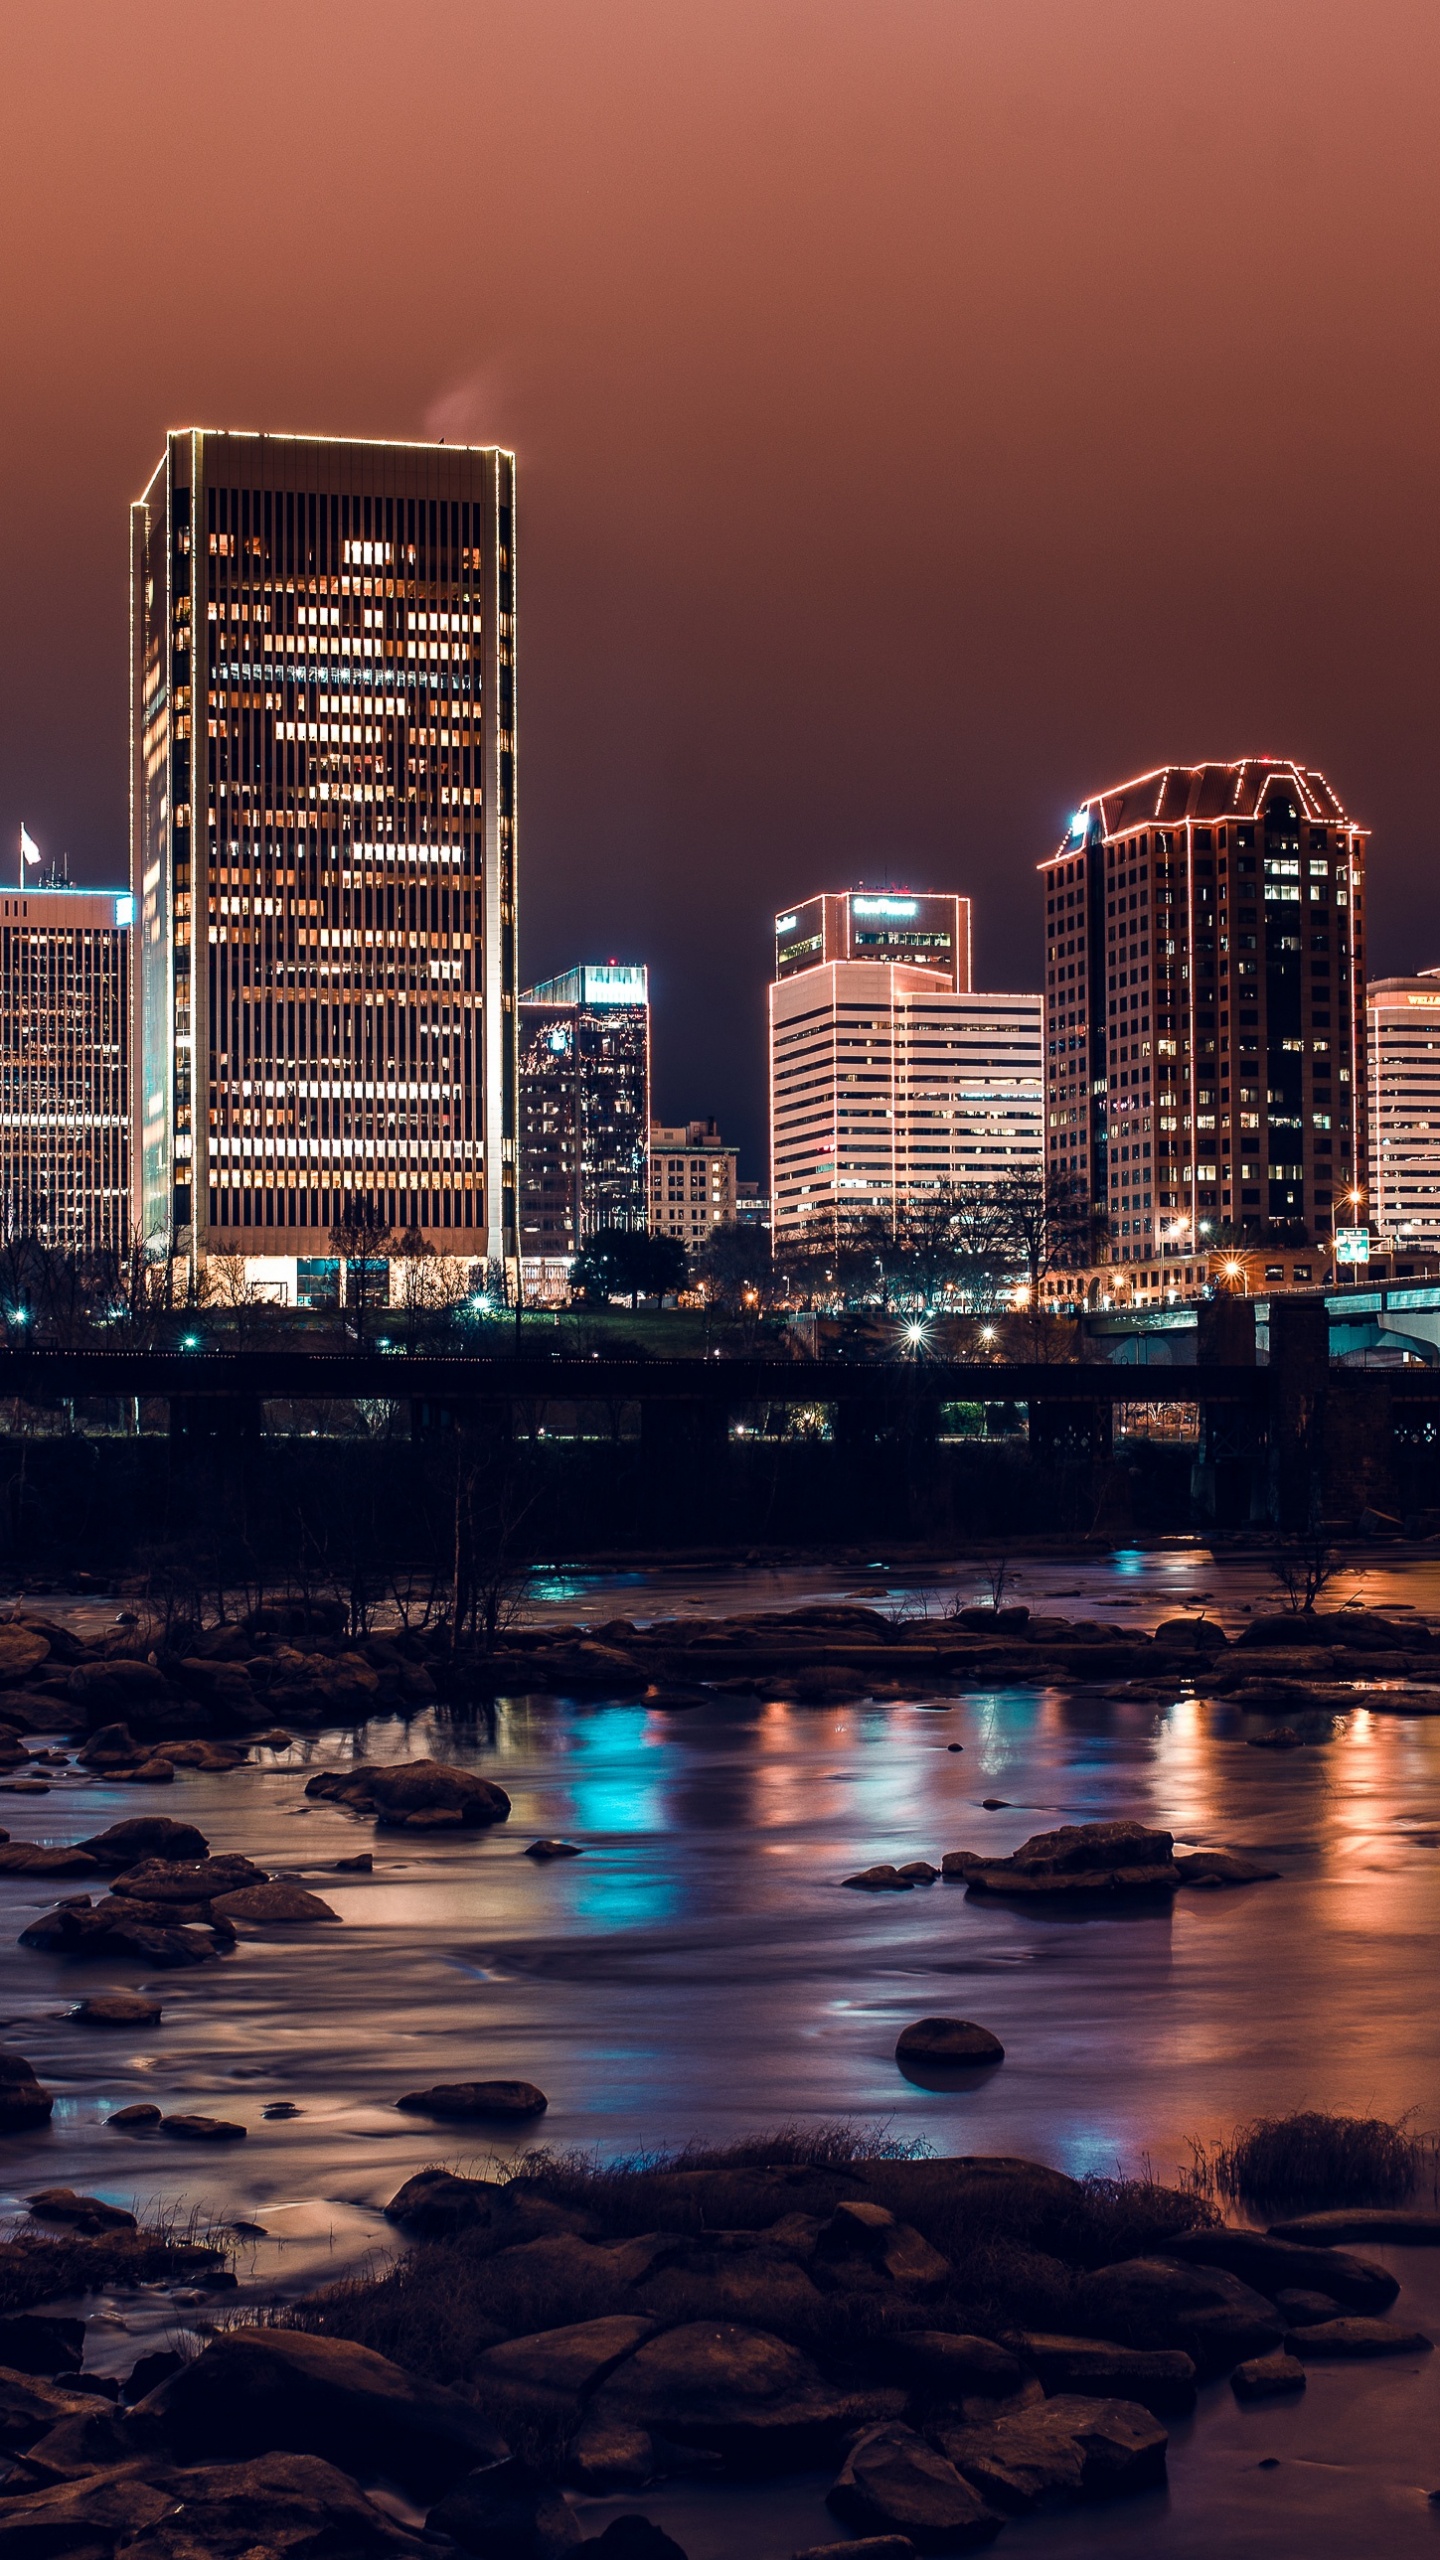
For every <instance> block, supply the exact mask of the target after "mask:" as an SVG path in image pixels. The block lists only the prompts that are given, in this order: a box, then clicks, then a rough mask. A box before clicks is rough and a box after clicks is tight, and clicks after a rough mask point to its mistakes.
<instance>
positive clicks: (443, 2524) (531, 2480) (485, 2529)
mask: <svg viewBox="0 0 1440 2560" xmlns="http://www.w3.org/2000/svg"><path fill="white" fill-rule="evenodd" d="M425 2525H426V2530H427V2532H429V2533H432V2534H445V2535H448V2537H449V2540H450V2542H451V2543H454V2544H458V2545H459V2547H460V2549H461V2550H462V2551H473V2552H475V2553H476V2554H477V2555H478V2560H563V2555H564V2554H565V2553H566V2552H570V2551H576V2550H578V2549H579V2548H580V2544H581V2539H582V2537H581V2529H580V2525H579V2523H578V2522H577V2520H576V2517H575V2514H574V2511H573V2509H571V2508H570V2507H569V2506H567V2504H566V2502H565V2500H564V2498H562V2496H561V2495H560V2492H559V2490H558V2489H553V2488H551V2487H550V2486H549V2484H548V2483H547V2482H546V2481H544V2480H542V2479H541V2478H540V2477H539V2475H538V2473H536V2472H533V2471H532V2470H531V2469H530V2468H529V2466H528V2465H526V2464H521V2463H505V2464H501V2465H499V2466H498V2467H492V2468H491V2469H489V2470H485V2471H472V2472H471V2473H470V2475H469V2478H468V2479H465V2480H461V2481H460V2482H459V2483H458V2484H457V2486H456V2487H455V2488H453V2489H451V2490H450V2491H449V2492H448V2493H447V2495H446V2496H445V2497H443V2498H442V2499H441V2500H440V2503H439V2505H438V2506H435V2507H432V2508H431V2510H430V2513H429V2515H428V2516H427V2517H426V2519H425Z"/></svg>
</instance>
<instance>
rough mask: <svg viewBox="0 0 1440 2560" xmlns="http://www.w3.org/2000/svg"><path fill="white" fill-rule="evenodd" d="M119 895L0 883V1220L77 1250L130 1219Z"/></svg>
mask: <svg viewBox="0 0 1440 2560" xmlns="http://www.w3.org/2000/svg"><path fill="white" fill-rule="evenodd" d="M130 915H131V900H130V897H129V894H128V892H126V891H123V890H121V891H117V890H113V889H72V888H68V887H67V888H48V889H31V888H20V889H17V890H13V891H6V892H0V1223H3V1233H4V1238H5V1241H6V1242H7V1243H8V1242H11V1241H14V1240H15V1239H17V1238H19V1237H22V1236H29V1237H33V1238H34V1239H35V1241H36V1242H37V1243H39V1244H46V1245H56V1246H62V1247H65V1248H68V1249H70V1250H73V1251H75V1252H80V1253H93V1252H104V1251H113V1252H119V1251H121V1250H122V1249H123V1248H124V1245H125V1242H126V1237H127V1233H128V1228H129V1160H130V1102H129V1085H128V1074H127V1061H126V1050H127V1033H128V1019H127V1017H128V1009H129V974H130Z"/></svg>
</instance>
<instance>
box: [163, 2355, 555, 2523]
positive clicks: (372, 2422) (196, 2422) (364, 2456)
mask: <svg viewBox="0 0 1440 2560" xmlns="http://www.w3.org/2000/svg"><path fill="white" fill-rule="evenodd" d="M135 2423H136V2424H137V2426H139V2427H142V2428H145V2429H148V2430H149V2431H150V2432H152V2433H153V2434H154V2435H155V2436H156V2437H158V2438H161V2439H163V2440H164V2441H165V2442H166V2443H167V2444H169V2445H170V2446H171V2447H172V2448H173V2449H174V2450H175V2451H176V2452H177V2453H178V2454H180V2455H181V2456H188V2457H191V2458H194V2459H201V2460H203V2459H206V2458H209V2459H212V2460H213V2459H219V2460H226V2459H230V2460H235V2459H247V2458H248V2457H250V2456H251V2455H254V2454H260V2453H316V2454H319V2455H321V2456H322V2458H323V2459H324V2460H325V2461H327V2462H335V2463H338V2464H339V2466H340V2468H341V2469H342V2470H348V2471H359V2472H362V2473H365V2474H370V2473H373V2472H377V2471H379V2472H386V2473H389V2474H390V2475H391V2476H393V2477H394V2478H395V2479H397V2480H399V2481H401V2482H403V2483H404V2485H405V2486H406V2487H407V2488H409V2489H411V2490H412V2491H413V2492H415V2494H417V2495H418V2496H422V2497H437V2496H439V2495H441V2494H442V2493H443V2491H444V2490H446V2489H448V2488H450V2487H452V2486H453V2484H454V2483H455V2481H457V2480H459V2479H462V2478H463V2477H464V2475H465V2473H466V2472H467V2471H473V2470H475V2469H476V2468H477V2466H480V2465H483V2464H486V2463H491V2462H500V2461H503V2460H504V2459H505V2458H506V2456H507V2453H508V2450H509V2448H508V2447H507V2445H506V2444H505V2441H504V2439H503V2437H502V2436H500V2435H499V2434H498V2433H497V2431H496V2429H495V2428H494V2427H493V2426H492V2425H491V2423H490V2421H489V2420H488V2419H487V2418H485V2417H484V2416H482V2414H481V2413H480V2411H479V2410H478V2409H475V2408H473V2407H472V2406H471V2405H470V2403H469V2402H468V2401H466V2400H463V2399H462V2398H461V2397H460V2394H459V2393H458V2392H456V2391H448V2390H445V2389H443V2388H442V2387H441V2386H440V2385H439V2384H438V2383H433V2382H422V2381H420V2380H419V2379H418V2378H417V2377H416V2376H415V2375H414V2374H410V2373H405V2372H403V2371H402V2370H401V2368H400V2366H399V2365H397V2364H391V2363H390V2361H389V2359H388V2357H386V2356H380V2355H376V2354H375V2353H374V2352H373V2351H372V2349H370V2348H369V2347H359V2346H355V2345H352V2344H351V2342H350V2341H349V2340H348V2339H342V2338H315V2337H306V2336H303V2335H301V2334H300V2333H298V2332H295V2331H290V2330H283V2329H232V2330H230V2331H229V2332H228V2333H227V2334H226V2335H225V2336H223V2337H219V2338H216V2339H214V2340H213V2341H212V2343H211V2345H210V2346H208V2347H207V2348H206V2350H205V2352H204V2354H203V2355H201V2356H197V2357H196V2359H195V2361H194V2363H193V2364H188V2365H186V2366H185V2367H184V2368H183V2370H182V2371H181V2372H179V2373H177V2374H173V2375H172V2376H171V2378H170V2380H169V2381H168V2382H163V2383H161V2385H160V2387H159V2389H158V2390H157V2391H152V2392H151V2393H150V2394H149V2396H148V2397H147V2398H146V2399H144V2400H142V2401H141V2402H140V2403H139V2405H138V2408H137V2410H136V2412H135Z"/></svg>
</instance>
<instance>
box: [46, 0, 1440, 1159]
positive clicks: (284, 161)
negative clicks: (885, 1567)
mask: <svg viewBox="0 0 1440 2560" xmlns="http://www.w3.org/2000/svg"><path fill="white" fill-rule="evenodd" d="M1437 71H1440V14H1437V12H1436V10H1435V9H1434V7H1433V5H1428V4H1427V0H1414V4H1413V5H1412V4H1411V0H1370V5H1367V6H1366V7H1364V8H1359V7H1356V6H1355V5H1354V0H1200V4H1199V5H1196V4H1195V0H1162V5H1159V6H1157V5H1156V0H866V4H865V5H862V0H724V5H720V0H708V5H701V0H511V5H507V6H497V5H492V0H407V5H405V6H403V7H397V6H395V5H394V0H386V5H384V6H381V5H379V0H285V5H283V6H282V5H277V0H243V5H242V0H203V5H202V4H201V0H183V5H181V0H152V4H151V5H144V6H142V5H137V0H70V5H68V6H65V7H51V8H40V7H34V6H31V7H28V8H27V7H24V6H23V5H21V0H11V6H10V7H9V8H8V10H5V11H4V12H3V13H0V91H3V94H4V96H5V98H6V102H7V108H8V113H7V117H6V126H7V146H6V150H5V154H4V162H5V166H4V175H3V179H0V184H3V187H4V190H5V211H4V234H3V236H4V243H5V254H4V258H3V262H0V292H3V305H0V323H3V340H0V343H3V347H4V377H5V385H6V388H5V397H4V401H3V411H0V414H3V421H4V423H3V435H4V440H5V448H6V455H5V458H6V463H7V466H8V467H7V469H6V471H5V474H4V479H3V503H4V511H5V521H4V532H3V551H0V557H3V562H4V574H5V612H4V615H3V621H0V631H3V644H0V645H3V649H4V667H3V683H0V777H3V789H0V831H3V834H0V843H3V844H4V845H5V846H8V845H9V844H10V843H12V842H13V840H14V831H15V828H16V827H17V825H18V822H19V819H20V818H21V816H22V815H23V816H24V817H25V818H26V819H27V820H28V822H29V824H30V827H31V829H32V831H33V832H34V833H35V834H36V835H37V836H38V837H39V839H40V841H41V842H42V844H43V845H44V846H45V847H46V849H47V850H54V851H59V850H62V849H65V848H67V847H68V849H69V850H70V852H71V855H72V859H73V861H74V865H75V869H76V872H77V876H80V877H88V878H97V877H101V876H106V877H115V876H118V875H119V874H120V872H121V870H122V867H123V863H124V847H125V824H126V767H125V721H126V592H125V578H126V566H125V564H126V549H125V508H126V503H127V501H128V500H129V499H130V497H131V496H132V495H134V493H135V492H136V490H137V489H138V488H139V486H140V484H141V482H142V480H143V479H144V477H145V475H146V473H147V471H148V468H149V466H150V465H151V464H152V462H153V461H154V459H155V457H156V454H157V452H158V450H159V443H160V436H161V432H162V430H163V429H164V428H165V427H166V426H167V425H172V424H181V423H188V422H190V421H192V420H197V419H198V420H201V421H204V422H207V423H212V424H225V425H243V426H252V427H258V426H271V427H283V428H292V429H302V430H310V431H318V432H335V433H345V434H352V435H378V436H385V435H396V436H414V435H417V434H424V433H436V434H444V435H447V436H450V437H472V438H474V439H476V440H485V439H489V438H500V439H502V440H504V441H507V442H513V443H514V444H515V445H516V447H517V448H518V451H519V454H520V457H521V467H522V474H523V476H522V480H521V518H520V539H521V552H520V561H521V568H520V577H521V615H522V622H521V634H522V636H521V642H520V702H521V737H522V749H521V755H522V763H521V772H522V785H521V789H522V800H521V808H522V839H521V841H522V863H523V872H522V907H521V914H522V931H523V937H524V939H523V966H524V970H525V974H526V977H527V979H528V978H529V977H532V976H540V975H543V974H545V973H547V972H549V971H551V970H553V969H555V968H557V967H561V966H563V965H565V964H566V963H568V962H569V961H571V960H572V959H575V958H578V957H582V956H585V957H592V958H595V957H599V958H604V957H607V956H609V955H611V954H616V955H619V956H624V957H634V958H643V959H648V960H649V961H650V963H651V964H652V967H653V968H654V970H655V973H656V995H657V1002H658V1007H659V1012H658V1044H659V1059H658V1064H659V1081H658V1086H657V1102H658V1104H659V1107H660V1108H661V1110H662V1111H663V1112H664V1113H665V1114H667V1115H668V1116H672V1117H688V1116H690V1115H691V1114H700V1113H706V1112H709V1111H712V1110H713V1111H715V1112H717V1113H718V1114H719V1115H720V1116H721V1118H722V1120H723V1121H724V1122H725V1123H726V1124H727V1127H731V1128H733V1129H735V1130H737V1131H738V1132H739V1133H740V1134H741V1136H742V1137H743V1139H744V1141H745V1144H746V1148H747V1154H748V1156H749V1162H748V1163H747V1164H746V1165H742V1171H747V1170H748V1171H751V1172H757V1173H758V1172H759V1171H760V1170H761V1165H760V1161H759V1158H758V1155H757V1154H756V1152H755V1149H756V1143H757V1141H758V1137H759V1130H760V1101H761V1092H762V1086H763V1075H762V1067H761V1023H762V1008H761V986H762V982H763V977H764V971H765V963H766V950H767V941H766V933H767V924H768V920H769V918H770V916H771V914H772V912H773V910H774V907H775V905H776V904H777V903H778V902H781V901H789V900H790V899H793V898H794V897H797V896H799V895H803V894H804V893H806V892H807V891H810V890H813V889H815V888H817V887H819V886H821V885H822V884H823V885H840V884H843V883H844V882H846V881H848V880H850V879H852V878H853V877H859V876H863V875H868V876H869V877H871V878H872V879H873V878H877V877H885V876H894V877H897V878H905V879H908V880H909V881H911V882H912V883H915V884H920V885H935V886H940V887H956V888H961V889H964V890H968V891H969V892H970V893H971V894H972V895H973V896H974V897H975V899H976V902H977V905H976V928H977V965H978V973H979V978H980V982H981V983H988V984H990V985H1007V984H1018V985H1035V984H1037V983H1038V982H1039V964H1040V957H1041V954H1040V932H1039V912H1038V906H1037V897H1036V886H1035V882H1034V875H1033V870H1032V864H1033V862H1034V861H1035V859H1036V858H1037V857H1038V856H1040V855H1041V854H1043V853H1045V852H1046V851H1047V850H1049V848H1050V846H1051V844H1052V842H1053V840H1054V838H1055V836H1056V834H1057V833H1058V832H1059V829H1060V825H1061V822H1062V820H1063V818H1064V816H1065V814H1066V813H1067V812H1068V810H1069V809H1070V808H1071V807H1072V806H1073V805H1074V803H1075V802H1076V800H1077V799H1078V798H1080V797H1081V796H1083V795H1084V794H1085V793H1086V792H1088V791H1090V790H1092V789H1094V788H1096V787H1098V786H1099V785H1101V784H1103V783H1105V782H1107V781H1110V780H1112V779H1114V778H1116V777H1117V776H1118V775H1119V774H1120V773H1121V772H1122V771H1125V770H1131V769H1134V768H1136V767H1138V766H1141V765H1144V764H1148V763H1151V762H1154V761H1156V760H1159V759H1162V758H1164V757H1167V756H1174V757H1179V758H1191V757H1200V756H1208V755H1221V756H1226V755H1237V754H1243V753H1247V752H1248V753H1256V752H1261V753H1263V752H1276V753H1294V754H1298V755H1299V756H1301V757H1302V758H1304V759H1305V760H1307V761H1309V762H1312V763H1316V764H1319V765H1321V766H1323V767H1324V769H1325V770H1326V771H1327V772H1328V773H1329V774H1330V776H1331V777H1332V779H1333V780H1334V782H1335V784H1336V786H1337V788H1338V789H1339V791H1340V792H1341V794H1342V796H1343V797H1344V798H1345V800H1346V801H1347V802H1348V803H1349V805H1350V806H1351V807H1353V808H1354V809H1355V810H1356V811H1357V813H1358V814H1360V815H1361V816H1362V817H1364V818H1365V819H1367V820H1368V821H1370V822H1371V823H1372V824H1373V825H1374V827H1375V829H1376V845H1375V853H1374V889H1373V898H1372V909H1373V925H1372V961H1373V964H1374V965H1375V966H1376V968H1377V969H1384V968H1389V967H1395V966H1415V965H1424V964H1425V963H1427V962H1429V961H1431V960H1434V961H1440V879H1437V875H1436V867H1435V865H1434V863H1433V862H1432V861H1431V860H1430V859H1429V846H1430V838H1431V830H1432V824H1433V821H1432V819H1431V817H1430V816H1429V815H1428V813H1427V810H1428V804H1427V803H1426V801H1425V799H1424V791H1423V788H1422V786H1423V757H1424V754H1425V752H1426V751H1428V748H1429V744H1430V739H1431V735H1432V732H1433V726H1434V716H1435V715H1434V703H1435V696H1436V689H1437V667H1436V643H1435V623H1436V609H1437V608H1436V598H1437V594H1440V576H1437V570H1440V562H1437V556H1436V554H1437V507H1436V494H1435V491H1436V476H1437V475H1436V455H1435V420H1436V405H1437V404H1436V391H1437V362H1436V337H1437V325H1440V322H1437V312H1440V301H1437V296H1436V293H1435V289H1434V273H1435V254H1436V195H1437V155H1436V152H1435V148H1434V124H1435V117H1436V108H1437V86H1440V84H1437ZM4 858H5V857H4V855H3V854H0V859H4Z"/></svg>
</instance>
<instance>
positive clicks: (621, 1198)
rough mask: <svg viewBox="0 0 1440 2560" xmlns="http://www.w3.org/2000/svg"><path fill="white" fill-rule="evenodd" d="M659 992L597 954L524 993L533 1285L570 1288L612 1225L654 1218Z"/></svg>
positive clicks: (525, 1174) (524, 1111) (637, 973)
mask: <svg viewBox="0 0 1440 2560" xmlns="http://www.w3.org/2000/svg"><path fill="white" fill-rule="evenodd" d="M649 1132H650V991H649V978H648V973H647V972H646V970H645V969H643V968H638V967H628V966H627V967H622V966H621V965H619V964H618V963H616V962H614V961H612V962H609V963H608V964H606V965H605V966H603V967H602V966H599V965H597V964H596V963H594V962H589V963H586V964H584V965H582V966H581V967H580V968H577V969H569V970H567V971H566V972H565V974H564V976H563V977H559V978H549V979H547V980H546V981H545V982H544V984H543V985H540V986H536V987H531V988H530V989H529V990H528V992H527V993H526V994H525V995H524V996H522V998H521V1000H520V1192H521V1206H520V1242H521V1251H522V1255H523V1258H524V1261H525V1264H526V1269H527V1279H528V1283H529V1285H530V1286H531V1287H532V1288H534V1287H537V1286H538V1287H541V1288H543V1289H545V1290H546V1291H547V1292H548V1291H550V1290H551V1289H552V1287H553V1288H559V1287H561V1286H563V1283H564V1281H565V1279H566V1278H567V1276H568V1273H569V1269H570V1264H571V1263H572V1262H573V1260H574V1258H575V1256H576V1254H577V1253H579V1252H580V1250H581V1248H582V1246H584V1245H585V1244H587V1243H588V1242H589V1239H590V1238H591V1236H593V1235H595V1234H596V1233H597V1232H598V1230H599V1229H601V1228H602V1227H624V1228H627V1229H633V1230H635V1231H637V1232H639V1231H641V1230H643V1229H644V1228H645V1227H646V1226H647V1225H648V1223H649V1195H650V1174H649Z"/></svg>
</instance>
